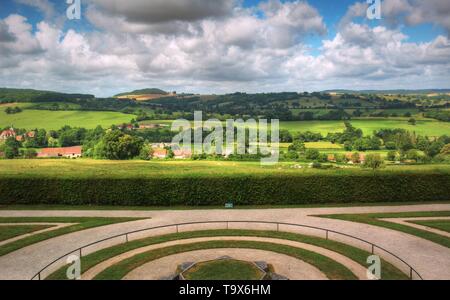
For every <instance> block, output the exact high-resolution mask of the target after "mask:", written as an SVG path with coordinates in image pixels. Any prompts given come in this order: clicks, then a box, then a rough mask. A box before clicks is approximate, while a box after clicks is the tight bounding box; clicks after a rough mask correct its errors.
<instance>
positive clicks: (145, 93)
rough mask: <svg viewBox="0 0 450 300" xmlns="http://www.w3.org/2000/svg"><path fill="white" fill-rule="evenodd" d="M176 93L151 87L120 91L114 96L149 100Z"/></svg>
mask: <svg viewBox="0 0 450 300" xmlns="http://www.w3.org/2000/svg"><path fill="white" fill-rule="evenodd" d="M173 95H175V93H168V92H166V91H163V90H161V89H156V88H149V89H142V90H134V91H132V92H126V93H120V94H117V95H115V96H114V98H117V99H129V100H136V101H148V100H154V99H159V98H163V97H168V96H173Z"/></svg>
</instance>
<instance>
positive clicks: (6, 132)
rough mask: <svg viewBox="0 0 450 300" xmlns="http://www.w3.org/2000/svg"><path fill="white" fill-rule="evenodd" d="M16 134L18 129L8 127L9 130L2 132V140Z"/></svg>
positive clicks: (0, 134)
mask: <svg viewBox="0 0 450 300" xmlns="http://www.w3.org/2000/svg"><path fill="white" fill-rule="evenodd" d="M15 136H16V131H15V130H14V129H12V128H11V129H8V130H3V131H2V133H0V140H7V139H9V138H11V137H15Z"/></svg>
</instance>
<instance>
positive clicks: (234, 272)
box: [183, 259, 264, 280]
mask: <svg viewBox="0 0 450 300" xmlns="http://www.w3.org/2000/svg"><path fill="white" fill-rule="evenodd" d="M263 275H264V273H263V272H261V270H260V269H258V268H257V267H256V266H255V265H254V264H252V263H249V262H245V261H239V260H234V259H221V260H214V261H208V262H202V263H198V264H196V265H195V266H193V267H192V268H191V269H189V270H188V271H186V272H185V273H184V274H183V276H184V278H186V279H187V280H261V279H262V277H263Z"/></svg>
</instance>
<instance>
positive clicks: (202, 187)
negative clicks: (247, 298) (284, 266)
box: [0, 171, 450, 206]
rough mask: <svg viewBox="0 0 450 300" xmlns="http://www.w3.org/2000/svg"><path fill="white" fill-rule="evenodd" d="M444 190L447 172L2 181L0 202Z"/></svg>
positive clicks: (243, 200)
mask: <svg viewBox="0 0 450 300" xmlns="http://www.w3.org/2000/svg"><path fill="white" fill-rule="evenodd" d="M24 187H26V188H24ZM236 187H239V188H236ZM343 187H345V188H343ZM449 191H450V174H447V173H440V172H428V173H419V172H417V173H398V172H392V173H391V172H387V171H382V172H377V173H348V174H345V173H339V172H336V173H328V172H327V173H324V174H309V175H302V174H299V175H269V176H255V175H248V176H222V177H215V176H212V177H211V176H196V177H190V178H179V177H168V176H164V175H161V176H160V177H155V178H124V179H120V178H79V179H64V178H54V177H53V178H45V177H44V178H43V177H36V178H30V177H28V178H26V177H3V178H2V180H0V195H2V196H1V197H0V204H2V205H7V204H8V205H9V204H66V205H146V206H152V205H154V206H156V205H158V206H173V205H194V206H198V205H223V204H224V203H225V202H226V201H227V200H229V199H233V201H234V202H235V204H236V205H250V204H251V205H275V204H279V205H288V204H320V203H351V202H360V203H361V202H362V203H371V202H372V203H373V202H391V201H393V202H405V201H447V200H448V195H449Z"/></svg>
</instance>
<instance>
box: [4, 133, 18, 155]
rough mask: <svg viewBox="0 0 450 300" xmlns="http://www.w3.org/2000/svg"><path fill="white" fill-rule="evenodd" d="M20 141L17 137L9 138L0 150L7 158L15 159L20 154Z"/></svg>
mask: <svg viewBox="0 0 450 300" xmlns="http://www.w3.org/2000/svg"><path fill="white" fill-rule="evenodd" d="M19 147H20V143H19V142H18V141H16V139H15V138H13V137H11V138H8V139H7V140H6V141H5V143H4V144H3V145H2V146H1V148H0V152H3V153H4V155H5V158H6V159H13V158H15V157H17V156H19Z"/></svg>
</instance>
